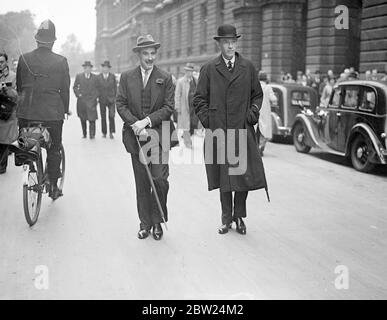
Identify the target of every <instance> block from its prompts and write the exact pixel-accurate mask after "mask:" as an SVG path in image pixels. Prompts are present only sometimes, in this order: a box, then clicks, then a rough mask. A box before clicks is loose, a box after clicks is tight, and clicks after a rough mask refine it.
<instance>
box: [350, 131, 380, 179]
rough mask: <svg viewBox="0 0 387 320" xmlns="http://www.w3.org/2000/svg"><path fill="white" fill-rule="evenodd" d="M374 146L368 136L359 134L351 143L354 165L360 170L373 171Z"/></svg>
mask: <svg viewBox="0 0 387 320" xmlns="http://www.w3.org/2000/svg"><path fill="white" fill-rule="evenodd" d="M372 153H373V147H372V144H371V141H370V139H369V138H368V137H365V136H363V135H361V134H359V135H358V136H357V137H356V138H355V139H354V140H353V142H352V144H351V162H352V166H353V167H354V168H355V169H356V170H358V171H360V172H366V173H368V172H371V171H372V170H373V169H374V168H375V164H374V163H372V162H371V155H372Z"/></svg>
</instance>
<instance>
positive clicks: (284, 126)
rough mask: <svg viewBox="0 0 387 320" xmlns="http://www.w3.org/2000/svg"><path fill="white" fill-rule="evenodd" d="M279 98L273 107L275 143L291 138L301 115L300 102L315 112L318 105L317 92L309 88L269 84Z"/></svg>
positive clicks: (285, 84)
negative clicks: (297, 119) (294, 126)
mask: <svg viewBox="0 0 387 320" xmlns="http://www.w3.org/2000/svg"><path fill="white" fill-rule="evenodd" d="M269 85H270V86H271V88H272V89H273V91H274V94H275V95H276V97H277V100H278V102H277V105H272V108H271V111H272V112H271V116H272V124H273V141H278V140H279V139H280V138H281V137H284V138H286V137H290V136H291V130H292V126H293V123H294V119H295V117H296V115H297V114H298V113H300V108H299V104H300V102H301V103H302V104H303V105H304V106H306V107H308V108H310V109H311V110H313V111H314V110H315V109H316V106H317V104H318V96H317V92H316V91H315V90H314V89H312V88H309V87H304V86H301V85H298V84H291V83H281V84H279V83H270V84H269Z"/></svg>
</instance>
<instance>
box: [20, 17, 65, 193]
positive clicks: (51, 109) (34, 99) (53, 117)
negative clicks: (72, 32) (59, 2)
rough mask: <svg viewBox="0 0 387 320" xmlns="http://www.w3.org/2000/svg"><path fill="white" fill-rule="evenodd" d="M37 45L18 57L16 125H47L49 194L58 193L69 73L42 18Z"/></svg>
mask: <svg viewBox="0 0 387 320" xmlns="http://www.w3.org/2000/svg"><path fill="white" fill-rule="evenodd" d="M35 39H36V42H37V49H35V50H34V51H31V52H29V53H26V54H24V55H21V57H20V58H19V62H18V66H17V72H16V85H17V90H18V93H19V96H20V101H19V106H18V110H17V117H18V120H19V128H24V127H28V126H29V125H30V124H31V123H34V122H41V123H42V124H43V126H44V127H47V128H48V131H49V133H50V136H51V140H52V144H51V147H50V148H49V149H48V150H47V162H48V168H47V169H48V175H49V181H50V192H49V196H50V197H51V198H52V199H53V200H56V199H57V198H59V197H60V196H62V195H63V194H62V192H61V191H60V190H59V188H58V186H57V181H58V178H59V177H60V163H61V155H60V147H61V145H62V127H63V120H64V118H65V114H69V94H70V89H69V88H70V75H69V66H68V63H67V60H66V58H65V57H62V56H60V55H58V54H55V53H53V52H52V47H53V45H54V42H55V40H56V37H55V25H54V23H53V22H52V21H51V20H45V21H43V22H42V23H41V25H40V26H39V29H38V31H37V34H36V35H35Z"/></svg>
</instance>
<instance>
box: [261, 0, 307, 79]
mask: <svg viewBox="0 0 387 320" xmlns="http://www.w3.org/2000/svg"><path fill="white" fill-rule="evenodd" d="M261 4H262V52H261V55H262V63H261V68H262V70H264V71H266V72H267V73H268V74H269V75H270V76H271V79H272V80H274V81H276V80H278V78H279V76H280V73H281V71H284V72H285V73H287V72H290V73H291V74H292V75H293V77H294V78H295V76H296V72H297V70H304V68H305V22H306V21H305V20H306V19H305V7H306V1H304V0H299V1H297V0H294V1H289V0H282V1H281V0H274V1H266V0H265V1H261Z"/></svg>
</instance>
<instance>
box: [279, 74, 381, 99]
mask: <svg viewBox="0 0 387 320" xmlns="http://www.w3.org/2000/svg"><path fill="white" fill-rule="evenodd" d="M356 79H364V80H373V81H378V80H381V81H387V75H384V76H380V74H379V73H378V70H377V69H373V70H367V71H366V72H365V74H364V76H361V75H360V73H359V72H358V71H356V70H355V68H354V67H350V68H346V69H344V70H343V72H342V73H340V75H336V74H335V73H334V72H333V71H332V70H328V72H327V73H326V74H323V73H321V71H320V70H317V71H316V72H315V73H314V74H312V73H311V71H310V70H309V69H307V70H306V71H305V74H304V73H303V72H302V71H297V77H296V79H293V76H292V75H291V74H290V73H285V72H283V71H282V72H281V75H280V78H279V82H282V83H294V84H298V85H302V86H308V87H311V88H314V89H315V90H316V92H317V94H318V98H319V101H320V105H321V106H327V105H328V102H329V98H330V96H331V93H332V90H333V88H334V86H335V84H337V83H340V82H342V81H347V80H356Z"/></svg>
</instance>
